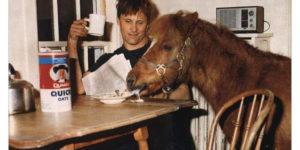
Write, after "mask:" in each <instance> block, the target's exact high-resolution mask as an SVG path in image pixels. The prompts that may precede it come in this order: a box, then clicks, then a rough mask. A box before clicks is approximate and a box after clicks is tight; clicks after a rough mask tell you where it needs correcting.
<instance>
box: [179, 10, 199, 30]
mask: <svg viewBox="0 0 300 150" xmlns="http://www.w3.org/2000/svg"><path fill="white" fill-rule="evenodd" d="M197 19H198V13H197V12H194V13H184V12H183V11H182V10H181V11H178V12H177V13H176V15H175V17H174V22H175V25H176V27H177V28H178V30H179V31H181V33H182V34H183V36H187V35H186V34H188V31H189V29H190V28H192V27H193V25H194V24H195V22H196V21H197Z"/></svg>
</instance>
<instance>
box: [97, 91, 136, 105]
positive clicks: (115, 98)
mask: <svg viewBox="0 0 300 150" xmlns="http://www.w3.org/2000/svg"><path fill="white" fill-rule="evenodd" d="M131 95H132V94H131V93H130V92H120V93H119V95H117V94H116V93H103V94H97V95H93V96H92V97H93V98H96V99H99V100H100V102H102V103H104V104H118V103H122V102H123V101H124V100H125V99H126V98H127V97H129V96H131Z"/></svg>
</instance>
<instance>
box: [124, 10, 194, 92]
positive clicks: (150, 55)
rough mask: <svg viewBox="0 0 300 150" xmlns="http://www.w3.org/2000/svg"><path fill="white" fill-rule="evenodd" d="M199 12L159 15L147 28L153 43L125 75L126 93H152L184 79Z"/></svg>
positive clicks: (166, 88)
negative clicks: (135, 90)
mask: <svg viewBox="0 0 300 150" xmlns="http://www.w3.org/2000/svg"><path fill="white" fill-rule="evenodd" d="M197 20H198V13H196V12H195V13H189V14H184V13H183V12H182V11H179V12H178V13H176V14H169V15H165V16H162V17H160V18H158V19H157V20H155V21H154V22H153V23H152V24H151V25H150V28H149V32H148V35H149V37H150V39H151V40H152V44H151V46H150V48H149V49H148V50H147V52H146V53H145V54H144V56H143V57H142V58H141V59H140V61H139V62H138V63H137V64H136V65H135V67H134V68H133V69H132V70H131V71H130V72H129V74H128V76H127V87H128V89H129V90H134V89H141V90H142V92H141V94H142V95H148V94H153V93H155V92H157V91H159V90H160V89H162V88H163V91H164V90H168V87H171V86H174V84H176V83H179V82H182V81H184V80H185V79H186V73H187V70H188V67H189V62H188V61H187V60H188V59H189V58H190V57H191V56H190V55H191V50H190V49H191V48H192V47H193V46H192V45H193V44H192V41H191V39H190V35H191V33H192V32H193V31H194V28H195V26H196V23H197Z"/></svg>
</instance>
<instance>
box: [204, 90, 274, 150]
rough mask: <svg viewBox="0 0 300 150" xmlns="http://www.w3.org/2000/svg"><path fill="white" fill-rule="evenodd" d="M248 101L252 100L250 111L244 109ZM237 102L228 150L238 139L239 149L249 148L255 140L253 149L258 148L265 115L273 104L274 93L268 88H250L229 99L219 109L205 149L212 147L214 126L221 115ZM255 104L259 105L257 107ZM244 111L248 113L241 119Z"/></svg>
mask: <svg viewBox="0 0 300 150" xmlns="http://www.w3.org/2000/svg"><path fill="white" fill-rule="evenodd" d="M248 101H252V104H250V105H251V107H250V110H249V111H250V112H249V111H246V110H245V111H244V109H245V104H246V102H248ZM257 101H260V102H257ZM238 103H239V106H238V113H237V118H236V122H235V123H234V125H233V126H234V132H233V136H232V139H231V143H230V150H234V149H236V145H237V143H238V140H241V143H240V147H239V148H240V149H241V150H249V149H250V148H251V147H252V145H253V143H254V142H255V141H256V146H255V150H257V149H260V146H261V142H262V138H263V134H264V130H265V126H266V122H267V121H265V120H266V118H267V116H268V115H269V114H270V112H271V108H272V106H273V104H274V95H273V93H272V92H271V91H270V90H267V89H258V90H252V91H247V92H244V93H242V94H239V95H238V96H235V97H234V98H232V99H231V100H229V101H228V102H227V103H226V104H225V105H224V106H223V107H222V108H221V109H220V110H219V112H218V113H217V114H216V116H215V118H214V120H213V122H212V125H211V128H210V132H209V139H208V142H207V150H212V149H213V143H214V136H215V132H216V128H217V125H218V122H219V120H220V119H221V117H222V115H223V114H224V113H225V112H226V111H227V110H228V109H229V108H231V107H232V106H233V105H236V104H238ZM250 105H249V106H250ZM257 105H259V106H258V107H257ZM245 112H246V113H248V115H247V117H245V120H242V119H241V118H242V115H243V113H245ZM255 114H256V115H255ZM270 119H271V117H269V119H268V121H269V120H270ZM242 121H244V122H242ZM242 123H244V128H243V137H242V138H239V135H240V130H241V127H242V126H241V124H242ZM258 134H259V135H258Z"/></svg>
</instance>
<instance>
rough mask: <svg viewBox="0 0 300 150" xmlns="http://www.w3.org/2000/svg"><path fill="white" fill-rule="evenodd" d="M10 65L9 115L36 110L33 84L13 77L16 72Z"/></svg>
mask: <svg viewBox="0 0 300 150" xmlns="http://www.w3.org/2000/svg"><path fill="white" fill-rule="evenodd" d="M14 72H15V71H14V69H13V68H12V66H10V67H9V75H10V76H9V87H8V113H9V115H12V114H17V113H24V112H30V111H33V110H35V104H34V88H33V85H32V84H31V83H29V82H27V81H25V80H20V79H12V78H11V75H13V74H14Z"/></svg>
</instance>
